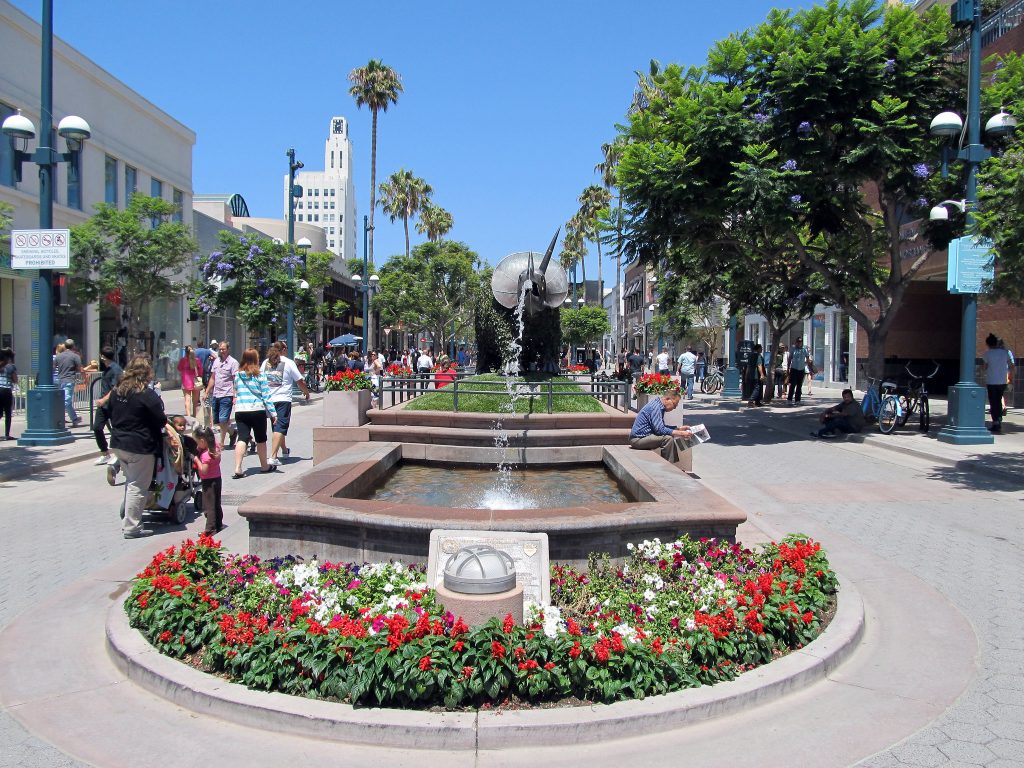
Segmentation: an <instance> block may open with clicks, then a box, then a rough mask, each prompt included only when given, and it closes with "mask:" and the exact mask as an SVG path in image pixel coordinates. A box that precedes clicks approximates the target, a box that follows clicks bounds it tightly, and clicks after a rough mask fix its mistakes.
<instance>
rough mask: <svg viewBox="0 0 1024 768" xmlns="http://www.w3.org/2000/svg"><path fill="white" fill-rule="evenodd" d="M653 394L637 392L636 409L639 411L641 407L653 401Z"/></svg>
mask: <svg viewBox="0 0 1024 768" xmlns="http://www.w3.org/2000/svg"><path fill="white" fill-rule="evenodd" d="M651 397H652V395H648V394H647V393H646V392H637V393H636V409H637V411H638V412H639V410H640V409H641V408H643V407H644V406H645V405H647V404H648V403H649V402H651Z"/></svg>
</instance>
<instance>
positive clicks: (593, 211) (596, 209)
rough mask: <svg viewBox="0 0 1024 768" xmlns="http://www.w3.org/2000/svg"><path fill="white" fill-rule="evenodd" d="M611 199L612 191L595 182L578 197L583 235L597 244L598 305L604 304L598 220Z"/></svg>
mask: <svg viewBox="0 0 1024 768" xmlns="http://www.w3.org/2000/svg"><path fill="white" fill-rule="evenodd" d="M611 201H612V193H611V192H609V191H608V190H607V189H605V188H604V187H599V186H597V185H596V184H591V185H590V186H589V187H587V188H586V189H584V190H583V192H582V194H581V195H580V198H579V202H580V212H579V217H580V220H581V222H582V231H583V237H584V238H586V239H587V240H590V241H592V242H594V243H596V244H597V295H598V301H599V302H600V305H599V306H604V277H603V272H602V270H603V269H604V266H603V264H602V262H603V261H604V258H603V257H602V255H601V229H600V226H599V221H598V220H599V219H600V217H601V213H602V212H603V211H604V210H605V209H607V208H608V204H609V203H610V202H611Z"/></svg>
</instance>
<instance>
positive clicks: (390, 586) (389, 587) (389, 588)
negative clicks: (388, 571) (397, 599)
mask: <svg viewBox="0 0 1024 768" xmlns="http://www.w3.org/2000/svg"><path fill="white" fill-rule="evenodd" d="M381 589H382V590H384V591H385V592H388V593H391V592H394V591H395V585H394V584H392V583H391V582H390V581H389V582H388V583H387V584H385V585H384V586H383V587H381Z"/></svg>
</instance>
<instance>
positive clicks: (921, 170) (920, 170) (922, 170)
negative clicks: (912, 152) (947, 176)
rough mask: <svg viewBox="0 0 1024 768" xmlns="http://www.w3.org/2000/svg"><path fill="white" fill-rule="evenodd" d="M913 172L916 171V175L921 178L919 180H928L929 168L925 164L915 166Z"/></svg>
mask: <svg viewBox="0 0 1024 768" xmlns="http://www.w3.org/2000/svg"><path fill="white" fill-rule="evenodd" d="M913 170H914V175H915V176H917V178H919V179H927V178H928V166H927V165H925V164H924V163H918V164H917V165H915V166H914V169H913Z"/></svg>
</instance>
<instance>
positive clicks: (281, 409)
mask: <svg viewBox="0 0 1024 768" xmlns="http://www.w3.org/2000/svg"><path fill="white" fill-rule="evenodd" d="M274 409H275V410H276V411H277V421H275V422H274V431H275V432H277V433H279V434H282V435H287V434H288V425H289V424H290V423H291V420H292V404H291V402H287V403H274Z"/></svg>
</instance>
